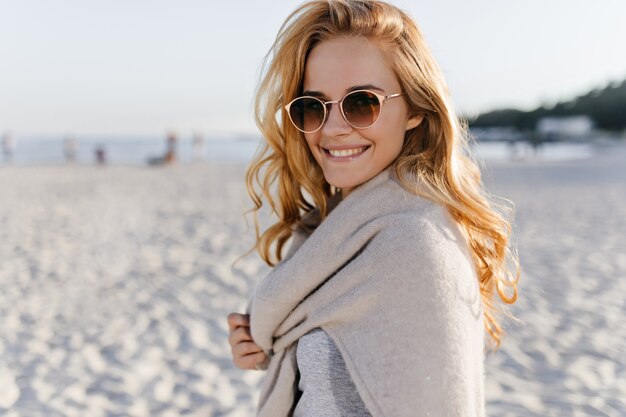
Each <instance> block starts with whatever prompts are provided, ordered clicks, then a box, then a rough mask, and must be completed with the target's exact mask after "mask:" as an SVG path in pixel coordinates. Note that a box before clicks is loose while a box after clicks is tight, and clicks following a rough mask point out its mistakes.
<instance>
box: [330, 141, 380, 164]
mask: <svg viewBox="0 0 626 417" xmlns="http://www.w3.org/2000/svg"><path fill="white" fill-rule="evenodd" d="M321 148H322V151H323V152H322V153H323V154H324V155H325V156H326V158H327V159H328V160H329V161H332V162H349V161H353V160H355V159H358V158H359V157H361V156H362V155H363V154H364V153H365V152H367V150H368V149H369V148H371V145H365V146H351V147H348V148H347V147H341V148H336V147H333V148H325V147H321Z"/></svg>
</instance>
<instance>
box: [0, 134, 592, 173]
mask: <svg viewBox="0 0 626 417" xmlns="http://www.w3.org/2000/svg"><path fill="white" fill-rule="evenodd" d="M74 141H75V147H74V149H75V150H74V153H75V157H74V163H77V164H95V163H96V149H97V148H98V147H101V148H102V149H103V150H104V152H105V158H106V162H107V163H108V164H114V165H139V166H141V165H148V161H149V160H150V159H152V158H159V157H162V156H163V155H164V154H165V152H166V149H167V145H166V140H165V138H151V137H136V138H132V137H131V138H117V137H116V138H80V137H78V138H76V139H75V140H74ZM258 145H259V140H258V139H243V138H242V139H223V138H207V139H206V140H204V141H203V146H202V147H201V148H200V149H198V148H196V149H195V150H194V146H193V142H192V139H191V138H180V139H179V141H178V144H177V148H176V153H177V160H178V161H179V162H180V163H189V162H192V161H196V160H203V161H222V162H243V163H245V162H247V161H249V160H250V159H251V158H252V157H253V155H254V153H255V151H256V150H257V147H258ZM13 148H14V149H13V151H12V154H11V155H7V154H6V152H2V153H0V164H2V165H6V164H13V165H57V164H63V163H66V156H65V153H64V138H62V137H52V138H50V137H47V138H19V139H18V140H15V141H14V144H13ZM474 150H475V153H476V155H477V157H478V159H480V160H484V161H487V162H489V161H509V160H516V161H537V160H540V161H542V160H545V161H555V160H572V159H584V158H588V157H591V156H592V155H593V154H594V146H593V145H592V144H590V143H559V142H556V143H546V144H544V145H542V146H541V147H539V148H537V149H535V148H532V147H531V146H530V145H529V144H527V143H525V142H517V143H513V144H512V143H507V142H480V143H478V144H477V145H475V146H474Z"/></svg>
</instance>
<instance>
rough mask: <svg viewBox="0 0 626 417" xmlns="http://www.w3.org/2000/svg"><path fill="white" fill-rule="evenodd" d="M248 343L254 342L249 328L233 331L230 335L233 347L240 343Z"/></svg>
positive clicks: (229, 341) (229, 340)
mask: <svg viewBox="0 0 626 417" xmlns="http://www.w3.org/2000/svg"><path fill="white" fill-rule="evenodd" d="M248 341H251V342H253V341H254V340H252V335H251V334H250V328H249V327H238V328H237V329H235V330H233V331H231V332H230V334H229V335H228V343H230V344H231V346H234V345H236V344H237V343H239V342H248Z"/></svg>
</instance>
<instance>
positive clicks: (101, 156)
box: [95, 144, 107, 165]
mask: <svg viewBox="0 0 626 417" xmlns="http://www.w3.org/2000/svg"><path fill="white" fill-rule="evenodd" d="M95 153H96V163H97V164H98V165H105V164H106V162H107V154H106V149H105V148H104V145H102V144H99V145H98V146H96V152H95Z"/></svg>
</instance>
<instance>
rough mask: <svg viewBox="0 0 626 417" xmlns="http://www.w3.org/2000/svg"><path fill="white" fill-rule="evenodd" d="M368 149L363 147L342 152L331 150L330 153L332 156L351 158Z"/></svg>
mask: <svg viewBox="0 0 626 417" xmlns="http://www.w3.org/2000/svg"><path fill="white" fill-rule="evenodd" d="M366 147H367V146H363V147H361V148H354V149H342V150H334V149H329V150H328V152H329V153H330V154H331V155H332V156H350V155H354V154H357V153H361V152H362V151H363V150H364V149H365V148H366Z"/></svg>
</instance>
